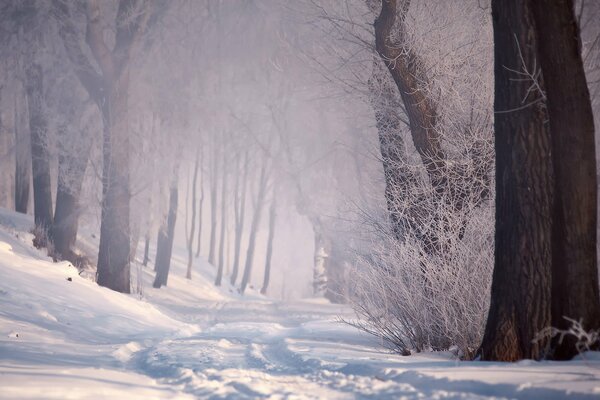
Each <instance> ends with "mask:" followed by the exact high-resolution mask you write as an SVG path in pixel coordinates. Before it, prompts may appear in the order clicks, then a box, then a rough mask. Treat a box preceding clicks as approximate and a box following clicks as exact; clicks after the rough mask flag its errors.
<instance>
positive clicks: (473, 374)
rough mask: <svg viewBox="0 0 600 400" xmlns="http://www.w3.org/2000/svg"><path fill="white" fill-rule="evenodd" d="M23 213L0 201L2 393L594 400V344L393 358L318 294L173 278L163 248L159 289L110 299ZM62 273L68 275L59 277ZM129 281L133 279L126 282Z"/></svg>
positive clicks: (597, 384) (147, 275)
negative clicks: (533, 357) (502, 357)
mask: <svg viewBox="0 0 600 400" xmlns="http://www.w3.org/2000/svg"><path fill="white" fill-rule="evenodd" d="M30 228H31V219H30V217H27V216H22V215H17V214H14V213H12V212H10V211H7V210H2V209H0V398H2V399H15V398H19V399H96V398H124V399H125V398H126V399H138V398H139V399H170V398H173V399H175V398H176V399H193V398H236V399H237V398H272V399H280V398H290V399H312V398H326V399H346V398H390V399H398V398H402V399H562V398H569V399H594V398H600V353H586V354H583V355H581V356H580V357H578V358H577V359H575V360H573V361H570V362H534V361H522V362H519V363H515V364H502V363H490V362H461V361H458V360H456V359H454V358H453V356H452V354H450V353H423V354H417V355H414V356H410V357H402V356H398V355H395V354H390V353H388V352H386V351H385V349H384V348H383V347H382V346H381V344H380V343H377V341H376V340H375V339H373V338H372V337H370V336H366V335H364V334H362V333H361V332H359V331H357V330H356V329H355V328H353V327H350V326H348V325H345V324H342V323H340V322H339V319H340V317H342V318H351V317H352V316H353V315H352V312H351V311H350V310H349V309H347V308H346V307H345V306H340V305H335V304H330V303H329V302H328V301H327V300H325V299H306V300H299V301H293V302H280V301H274V300H271V299H269V298H266V297H264V296H261V295H259V294H251V295H250V296H245V297H241V296H239V295H238V294H237V293H236V292H235V290H234V289H233V288H232V287H230V286H225V287H223V288H219V289H217V288H215V287H214V286H213V285H212V280H213V278H214V273H215V271H214V269H212V267H211V266H210V265H208V264H206V263H202V264H201V265H196V266H195V270H194V279H193V280H192V281H189V280H187V279H185V278H184V275H185V260H184V252H183V251H182V249H177V248H176V249H175V250H176V252H175V255H176V256H175V258H174V263H173V266H172V270H171V275H170V276H169V286H168V287H166V288H162V289H159V290H157V289H153V288H152V287H151V281H152V277H153V272H152V271H151V268H143V267H141V266H138V265H136V266H134V268H132V270H133V271H134V272H135V271H141V276H140V278H141V280H142V282H143V295H142V296H140V294H139V293H138V294H131V295H124V294H120V293H116V292H113V291H110V290H108V289H106V288H102V287H99V286H97V285H96V284H95V283H93V282H92V281H91V280H90V279H87V278H85V277H82V276H79V274H78V271H77V270H76V269H75V268H74V267H72V266H71V265H69V264H68V263H66V262H60V263H53V262H52V261H51V260H50V259H49V258H48V257H47V256H46V255H45V253H44V252H43V251H39V250H36V249H35V248H33V247H32V246H31V239H32V237H31V235H30V234H29V233H27V232H28V230H29V229H30ZM68 278H71V280H70V281H69V280H68ZM136 279H137V278H136V277H134V278H133V281H134V282H136Z"/></svg>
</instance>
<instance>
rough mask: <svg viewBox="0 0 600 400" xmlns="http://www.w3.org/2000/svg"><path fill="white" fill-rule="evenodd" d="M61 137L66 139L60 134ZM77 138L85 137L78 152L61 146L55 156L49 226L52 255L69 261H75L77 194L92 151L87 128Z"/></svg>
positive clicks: (77, 212)
mask: <svg viewBox="0 0 600 400" xmlns="http://www.w3.org/2000/svg"><path fill="white" fill-rule="evenodd" d="M72 139H73V140H75V139H76V138H72ZM63 140H67V139H66V138H63ZM77 140H85V141H86V142H85V143H84V144H83V148H82V149H80V150H81V151H80V152H79V153H78V154H72V153H70V154H67V153H66V150H65V149H61V152H60V154H59V157H58V184H57V189H56V205H55V211H54V222H53V224H52V230H51V239H52V244H53V246H54V253H55V256H58V257H59V258H61V259H64V260H70V261H71V262H75V258H74V257H73V251H72V248H73V246H74V245H75V241H76V239H77V229H78V221H79V213H80V205H79V197H80V194H81V187H82V185H83V179H84V177H85V169H86V167H87V163H88V159H89V154H90V151H91V144H92V137H91V135H90V134H89V132H83V133H82V134H81V138H77Z"/></svg>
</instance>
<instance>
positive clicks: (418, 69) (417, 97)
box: [375, 0, 447, 196]
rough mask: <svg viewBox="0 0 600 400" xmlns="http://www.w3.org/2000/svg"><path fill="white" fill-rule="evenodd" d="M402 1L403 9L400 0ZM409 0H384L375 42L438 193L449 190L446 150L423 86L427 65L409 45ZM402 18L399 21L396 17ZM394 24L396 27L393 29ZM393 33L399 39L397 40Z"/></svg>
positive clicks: (376, 23)
mask: <svg viewBox="0 0 600 400" xmlns="http://www.w3.org/2000/svg"><path fill="white" fill-rule="evenodd" d="M398 2H399V3H400V10H398V4H397V3H398ZM409 5H410V0H386V1H382V7H381V12H380V14H379V17H378V18H377V20H376V21H375V46H376V49H377V52H378V53H379V55H380V57H381V59H382V60H383V62H384V63H385V64H386V66H387V68H388V70H389V71H390V74H391V75H392V78H393V79H394V82H395V83H396V86H397V87H398V90H399V92H400V96H401V98H402V102H403V104H404V108H405V110H406V115H407V117H408V122H409V126H410V132H411V135H412V139H413V142H414V145H415V148H416V149H417V152H418V153H419V155H420V157H421V161H422V162H423V165H425V169H426V170H427V174H428V175H429V179H430V181H431V185H432V187H433V189H434V190H435V192H436V193H437V194H438V195H440V196H441V195H442V194H443V193H444V191H445V190H446V183H447V175H446V173H445V169H446V167H445V158H446V156H445V154H444V151H443V149H442V145H441V138H440V134H439V132H438V131H437V129H436V128H437V120H438V112H437V107H436V105H435V104H434V102H433V101H432V99H431V98H429V97H428V96H427V95H426V94H425V92H424V90H423V88H422V86H423V85H424V84H425V83H427V82H428V78H427V77H426V74H425V72H424V68H425V67H424V65H423V62H422V60H421V59H420V58H419V57H418V56H417V54H416V53H415V52H414V51H413V50H412V49H411V48H410V46H408V45H407V43H406V42H407V41H408V40H409V39H408V38H407V35H406V32H405V31H406V29H405V26H404V19H405V18H406V14H407V12H408V8H409ZM397 19H398V20H399V21H396V20H397ZM394 27H397V29H396V31H394V32H392V30H393V29H394ZM393 33H397V34H398V39H399V43H394V42H393V41H392V38H393V37H394V35H393Z"/></svg>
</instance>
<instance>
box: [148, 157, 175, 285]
mask: <svg viewBox="0 0 600 400" xmlns="http://www.w3.org/2000/svg"><path fill="white" fill-rule="evenodd" d="M176 169H177V168H176ZM177 175H178V173H177V172H176V173H175V176H174V178H173V182H171V189H170V193H169V215H168V217H167V221H166V224H164V223H163V224H161V227H160V229H159V231H158V241H157V245H156V261H155V263H156V264H155V265H156V268H155V269H156V277H155V279H154V283H153V285H152V286H153V287H155V288H160V287H161V286H163V285H164V286H167V281H168V279H169V270H170V268H171V254H172V252H173V240H174V237H175V222H176V220H177V202H178V197H179V192H178V189H177Z"/></svg>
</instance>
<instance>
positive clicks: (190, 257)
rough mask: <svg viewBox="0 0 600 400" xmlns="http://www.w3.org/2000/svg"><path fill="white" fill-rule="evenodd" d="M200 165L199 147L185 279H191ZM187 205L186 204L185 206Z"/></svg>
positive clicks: (193, 184)
mask: <svg viewBox="0 0 600 400" xmlns="http://www.w3.org/2000/svg"><path fill="white" fill-rule="evenodd" d="M199 165H200V147H198V149H196V161H195V162H194V177H193V178H192V218H191V219H192V221H191V226H190V234H189V237H188V242H187V251H188V263H187V272H186V274H185V277H186V278H187V279H192V264H193V262H194V250H193V248H194V235H195V234H196V183H197V181H198V168H199ZM186 205H187V204H186Z"/></svg>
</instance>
